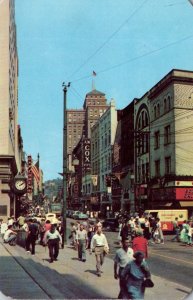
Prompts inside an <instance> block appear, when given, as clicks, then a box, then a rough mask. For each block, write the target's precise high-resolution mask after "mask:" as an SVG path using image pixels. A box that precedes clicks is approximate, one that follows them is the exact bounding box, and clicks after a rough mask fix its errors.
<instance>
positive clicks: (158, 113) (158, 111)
mask: <svg viewBox="0 0 193 300" xmlns="http://www.w3.org/2000/svg"><path fill="white" fill-rule="evenodd" d="M157 116H158V117H160V105H159V103H158V105H157Z"/></svg>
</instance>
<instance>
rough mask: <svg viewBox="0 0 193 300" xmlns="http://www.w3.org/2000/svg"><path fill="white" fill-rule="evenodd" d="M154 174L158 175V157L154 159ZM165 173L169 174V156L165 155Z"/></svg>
mask: <svg viewBox="0 0 193 300" xmlns="http://www.w3.org/2000/svg"><path fill="white" fill-rule="evenodd" d="M154 164H155V176H156V177H159V176H160V164H161V162H160V159H158V160H155V162H154ZM165 174H166V175H167V174H171V156H168V157H165Z"/></svg>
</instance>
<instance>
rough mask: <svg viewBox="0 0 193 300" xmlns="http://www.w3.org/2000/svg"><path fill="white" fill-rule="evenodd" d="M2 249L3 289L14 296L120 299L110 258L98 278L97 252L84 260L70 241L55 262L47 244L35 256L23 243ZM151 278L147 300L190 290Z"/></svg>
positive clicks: (176, 299)
mask: <svg viewBox="0 0 193 300" xmlns="http://www.w3.org/2000/svg"><path fill="white" fill-rule="evenodd" d="M109 238H110V236H109ZM0 252H1V261H0V268H1V270H2V272H1V273H0V291H1V292H2V293H3V294H4V295H6V296H9V297H12V298H13V299H116V298H117V295H118V292H119V283H118V281H116V280H115V279H114V277H113V261H112V259H109V258H108V257H107V258H106V259H105V263H104V265H103V267H102V271H103V272H102V277H101V278H99V277H97V276H96V269H95V264H96V261H95V255H90V254H89V252H87V261H86V262H85V263H83V262H81V261H79V260H78V258H77V251H75V250H74V249H72V247H70V245H69V244H68V245H65V248H64V249H60V253H59V257H58V261H56V262H54V263H52V264H50V263H49V254H48V249H47V247H46V248H45V247H42V246H40V245H37V246H36V253H35V256H32V255H31V254H29V253H26V251H25V249H23V248H21V247H20V246H15V247H13V246H10V245H8V244H3V243H2V240H0ZM8 278H9V280H7V279H8ZM152 280H153V282H154V284H155V286H154V288H153V289H147V291H146V295H145V300H155V299H156V300H182V299H185V297H186V296H187V295H188V294H189V292H190V290H191V289H190V288H187V287H186V286H185V285H182V284H176V283H174V282H172V281H170V280H166V279H164V278H162V277H159V276H155V275H154V274H152ZM6 299H7V298H6ZM9 299H10V298H9Z"/></svg>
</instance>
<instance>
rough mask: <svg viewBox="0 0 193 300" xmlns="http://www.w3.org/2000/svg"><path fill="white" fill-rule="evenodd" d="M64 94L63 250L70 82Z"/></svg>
mask: <svg viewBox="0 0 193 300" xmlns="http://www.w3.org/2000/svg"><path fill="white" fill-rule="evenodd" d="M62 87H63V92H64V111H63V117H64V121H63V126H64V127H63V239H62V248H64V244H65V243H66V242H67V226H66V198H67V114H66V101H67V99H66V98H67V97H66V96H67V90H68V88H69V87H70V82H68V84H65V83H64V82H63V84H62Z"/></svg>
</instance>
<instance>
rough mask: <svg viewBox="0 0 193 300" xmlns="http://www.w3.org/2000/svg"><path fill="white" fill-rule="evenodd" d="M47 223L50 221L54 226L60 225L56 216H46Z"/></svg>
mask: <svg viewBox="0 0 193 300" xmlns="http://www.w3.org/2000/svg"><path fill="white" fill-rule="evenodd" d="M45 217H46V221H47V220H49V221H50V222H51V223H52V224H59V223H60V221H59V220H58V219H57V218H56V214H54V213H48V214H46V216H45Z"/></svg>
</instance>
